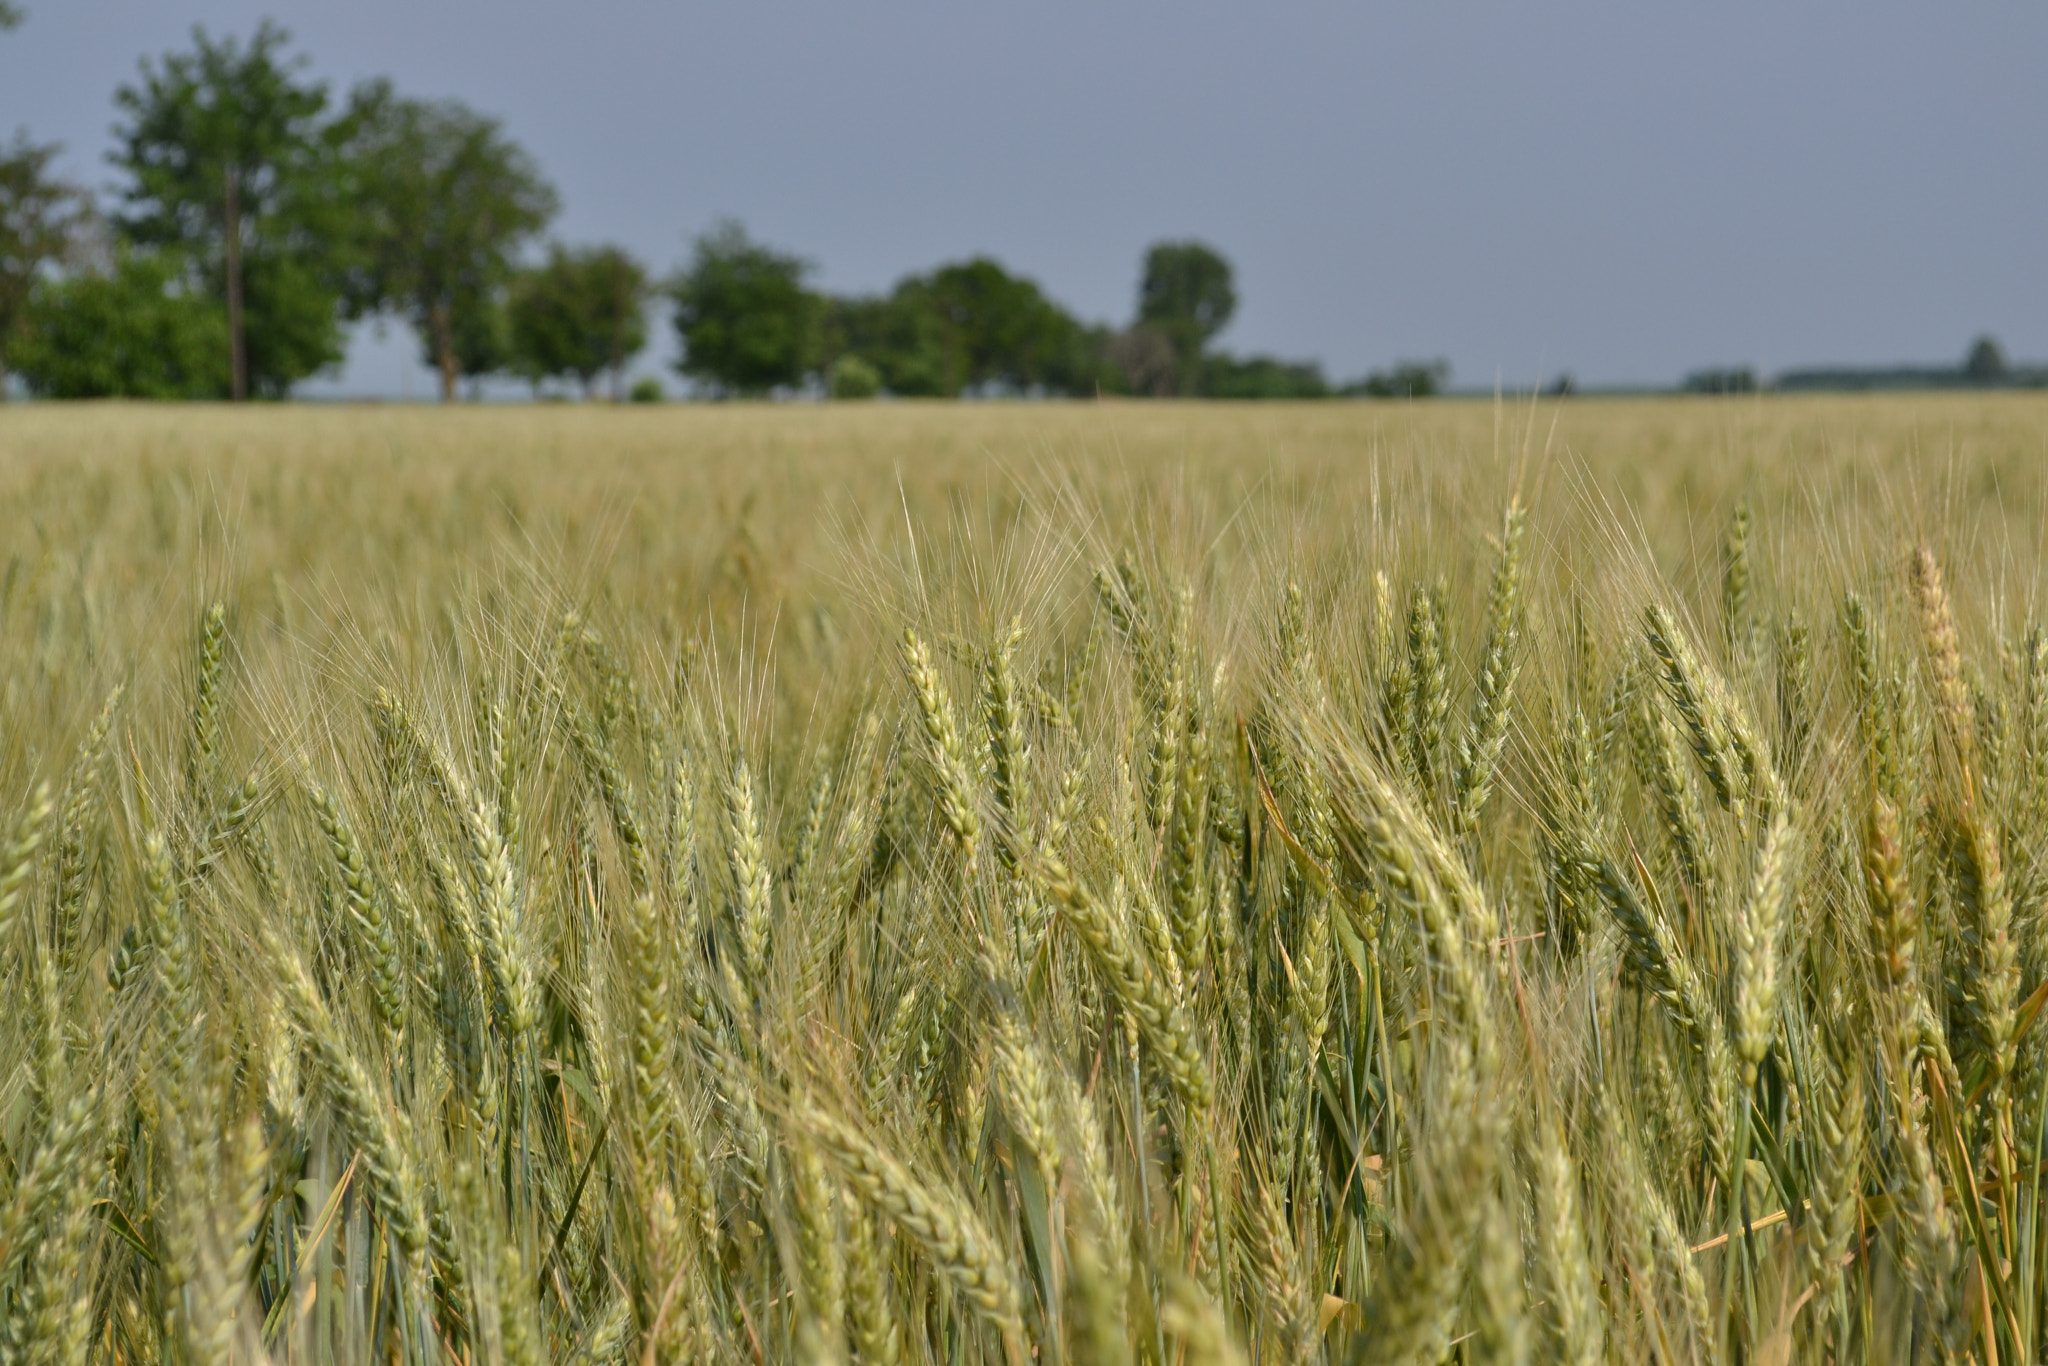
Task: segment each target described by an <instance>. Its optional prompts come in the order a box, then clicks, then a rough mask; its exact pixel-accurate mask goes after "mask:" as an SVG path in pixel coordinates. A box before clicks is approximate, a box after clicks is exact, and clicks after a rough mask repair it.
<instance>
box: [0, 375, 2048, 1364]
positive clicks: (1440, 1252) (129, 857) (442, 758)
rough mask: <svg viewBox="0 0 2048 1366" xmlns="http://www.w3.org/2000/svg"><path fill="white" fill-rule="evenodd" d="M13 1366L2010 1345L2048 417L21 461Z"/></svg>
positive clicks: (1774, 415)
mask: <svg viewBox="0 0 2048 1366" xmlns="http://www.w3.org/2000/svg"><path fill="white" fill-rule="evenodd" d="M0 526H4V527H5V528H6V529H7V530H6V536H5V546H4V559H5V562H6V563H5V568H4V579H0V649H4V651H5V658H6V660H7V668H6V673H5V683H4V693H0V720H4V723H5V732H4V739H0V974H4V978H5V980H4V983H0V990H4V991H5V992H6V993H7V999H9V1000H11V1001H14V1002H17V1003H18V1008H17V1009H15V1010H13V1011H12V1012H0V1352H4V1354H5V1355H4V1359H5V1360H7V1361H13V1360H21V1361H27V1362H44V1361H48V1362H66V1363H69V1362H89V1361H90V1362H116V1361H119V1362H131V1361H132V1362H159V1361H160V1362H176V1363H183V1362H188V1361H189V1362H209V1363H210V1362H228V1361H257V1360H266V1361H267V1360H275V1361H293V1362H306V1363H320V1362H328V1361H336V1362H357V1361H362V1362H368V1361H380V1362H382V1361H406V1362H427V1361H461V1362H509V1363H526V1362H542V1361H562V1362H570V1361H593V1362H596V1361H607V1362H609V1361H619V1362H625V1361H633V1362H650V1361H733V1362H745V1361H782V1360H804V1361H833V1362H840V1361H847V1362H863V1363H865V1362H884V1361H887V1362H956V1361H983V1360H989V1361H1005V1362H1009V1363H1021V1362H1025V1361H1028V1360H1032V1359H1037V1360H1040V1361H1053V1360H1060V1361H1069V1362H1077V1363H1079V1362H1097V1361H1129V1362H1160V1363H1166V1362H1174V1363H1179V1362H1191V1363H1192V1362H1234V1361H1259V1362H1270V1361H1276V1360H1284V1361H1324V1360H1329V1361H1389V1362H1396V1361H1398V1362H1415V1361H1425V1362H1436V1361H1441V1360H1453V1361H1460V1362H1474V1363H1476V1362H1482V1361H1483V1362H1526V1361H1553V1360H1563V1361H1572V1362H1587V1363H1590V1362H1599V1361H1616V1362H1621V1361H1642V1360H1650V1359H1655V1360H1662V1361H1695V1360H1699V1361H1710V1360H1711V1361H1718V1360H1743V1361H1759V1362H1761V1361H1773V1362H1785V1361H1811V1362H1823V1361H1851V1360H1854V1361H1864V1360H1882V1361H1901V1362H1906V1361H1921V1360H1956V1361H1962V1360H1975V1361H1979V1362H1989V1361H1991V1360H1994V1359H1995V1360H1999V1361H2013V1360H2031V1359H2038V1357H2039V1356H2040V1354H2041V1352H2042V1350H2043V1345H2044V1342H2048V1265H2044V1259H2043V1258H2042V1256H2041V1255H2040V1251H2041V1250H2040V1247H2039V1242H2040V1223H2041V1219H2042V1216H2043V1214H2044V1213H2048V1187H2044V1180H2043V1173H2044V1159H2048V1025H2037V1024H2036V1014H2037V1012H2038V1011H2039V1010H2040V1008H2041V1004H2042V1002H2043V1001H2044V1000H2048V869H2044V868H2043V866H2042V859H2043V857H2044V856H2048V631H2044V629H2043V627H2044V621H2048V607H2044V602H2043V596H2042V593H2043V588H2044V586H2048V584H2044V580H2043V569H2044V567H2048V558H2044V545H2043V531H2044V527H2048V399H2044V398H2041V397H2035V396H2028V395H1995V396H1962V395H1932V396H1929V395H1918V396H1910V397H1906V396H1897V397H1882V398H1857V399H1805V398H1800V399H1790V398H1771V397H1765V398H1755V399H1745V400H1698V399H1686V400H1680V399H1642V400H1636V399H1596V400H1571V401H1567V402H1564V403H1562V404H1557V403H1551V402H1547V401H1545V402H1530V401H1527V400H1522V401H1506V402H1500V403H1490V402H1480V401H1464V400H1459V401H1441V402H1431V403H1424V404H1415V405H1403V404H1390V403H1389V404H1372V403H1337V402H1330V403H1319V404H1312V405H1244V406H1232V405H1206V404H1196V405H1178V404H1148V403H1103V404H1019V405H1008V404H962V405H925V404H908V403H902V404H877V405H851V404H832V405H782V406H772V407H753V406H745V405H731V406H697V405H677V406H668V407H651V408H631V407H627V408H610V407H604V408H574V407H555V406H538V407H523V406H522V407H504V408H481V409H478V408H459V409H446V410H442V409H418V408H397V407H391V408H382V407H367V406H366V407H339V406H337V407H320V406H293V407H272V408H249V409H239V410H229V409H214V408H203V407H176V408H168V407H164V408H160V407H121V406H110V407H90V408H67V407H62V406H57V405H48V404H36V405H26V406H19V407H12V408H0Z"/></svg>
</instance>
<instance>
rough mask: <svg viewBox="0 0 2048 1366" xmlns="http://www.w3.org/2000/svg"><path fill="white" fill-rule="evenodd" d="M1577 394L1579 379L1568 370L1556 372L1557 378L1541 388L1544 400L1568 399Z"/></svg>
mask: <svg viewBox="0 0 2048 1366" xmlns="http://www.w3.org/2000/svg"><path fill="white" fill-rule="evenodd" d="M1577 392H1579V378H1578V376H1577V375H1574V374H1573V373H1572V372H1571V371H1569V370H1561V371H1559V372H1558V375H1557V378H1556V379H1553V380H1551V381H1550V383H1548V384H1546V385H1544V386H1543V397H1545V398H1570V397H1571V396H1572V395H1573V394H1576V393H1577Z"/></svg>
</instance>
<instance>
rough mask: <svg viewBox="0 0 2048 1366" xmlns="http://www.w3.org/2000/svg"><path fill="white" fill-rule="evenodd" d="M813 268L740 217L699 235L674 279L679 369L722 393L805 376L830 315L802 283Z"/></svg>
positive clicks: (753, 390)
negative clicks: (757, 235)
mask: <svg viewBox="0 0 2048 1366" xmlns="http://www.w3.org/2000/svg"><path fill="white" fill-rule="evenodd" d="M809 271H810V267H809V265H808V264H807V263H806V262H804V261H803V260H802V259H800V258H798V257H795V256H789V255H785V254H783V253H781V252H778V251H775V250H773V249H772V248H769V247H765V246H762V245H761V244H760V243H758V242H755V241H754V240H753V239H752V238H750V237H748V236H747V232H746V229H745V228H743V227H741V226H740V225H739V224H738V223H735V222H731V221H727V222H724V223H721V224H719V226H718V227H716V228H714V229H713V230H712V231H710V232H708V233H706V234H705V235H704V236H702V237H700V238H698V239H697V244H696V250H695V252H694V254H693V256H692V258H691V261H690V265H689V268H688V269H686V270H684V271H683V272H682V273H681V274H680V275H678V276H677V277H676V278H675V279H674V280H673V281H671V282H670V285H669V296H670V298H671V299H673V300H674V302H675V328H676V338H677V340H678V341H680V342H681V343H682V348H683V355H682V359H681V360H679V361H677V362H676V369H678V370H679V371H681V372H682V373H683V374H685V375H688V376H690V377H691V378H692V379H695V380H698V381H700V382H703V383H705V384H708V385H710V386H711V387H712V388H713V389H714V390H716V391H718V392H722V393H735V394H762V393H766V392H768V391H769V390H770V389H773V388H775V387H777V386H778V385H794V384H801V383H802V382H803V380H804V377H805V376H806V375H809V374H810V373H811V372H812V371H813V370H815V369H816V368H817V366H818V362H819V357H820V348H821V343H822V340H823V322H824V316H825V304H824V300H823V299H821V298H820V297H819V296H818V295H816V294H814V293H812V292H811V291H810V290H808V289H806V288H805V287H804V278H805V276H806V275H808V274H809Z"/></svg>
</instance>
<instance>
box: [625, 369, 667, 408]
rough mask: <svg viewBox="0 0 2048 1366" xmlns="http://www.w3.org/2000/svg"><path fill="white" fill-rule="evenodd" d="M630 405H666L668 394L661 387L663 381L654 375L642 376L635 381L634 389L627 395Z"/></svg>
mask: <svg viewBox="0 0 2048 1366" xmlns="http://www.w3.org/2000/svg"><path fill="white" fill-rule="evenodd" d="M626 400H627V402H629V403H665V402H667V401H668V392H667V391H666V390H665V389H663V388H662V387H661V381H660V380H658V379H656V378H655V377H654V376H652V375H642V376H640V378H638V379H636V380H634V381H633V388H632V390H631V391H630V392H628V393H627V395H626Z"/></svg>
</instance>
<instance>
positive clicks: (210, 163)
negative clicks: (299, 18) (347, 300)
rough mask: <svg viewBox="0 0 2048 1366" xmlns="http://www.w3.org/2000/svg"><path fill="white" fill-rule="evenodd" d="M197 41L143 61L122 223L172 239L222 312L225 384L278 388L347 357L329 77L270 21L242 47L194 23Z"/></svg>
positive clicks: (128, 127)
mask: <svg viewBox="0 0 2048 1366" xmlns="http://www.w3.org/2000/svg"><path fill="white" fill-rule="evenodd" d="M192 36H193V47H194V50H193V51H191V52H186V53H174V54H171V55H168V56H166V57H164V58H163V59H162V61H161V62H158V63H154V64H153V63H151V62H148V61H144V62H143V64H142V75H141V80H140V82H139V83H138V84H135V85H124V86H122V87H121V88H120V89H119V90H118V91H117V92H116V93H115V96H114V100H115V104H116V105H117V106H118V107H119V108H120V109H121V110H122V112H123V114H124V115H125V122H124V123H123V124H122V125H121V126H120V127H119V128H117V129H116V130H115V133H116V137H117V139H118V144H119V145H118V147H117V149H116V151H115V152H114V154H113V158H112V159H113V161H114V163H115V165H117V166H118V167H120V168H121V169H122V170H124V171H125V172H127V174H128V177H129V184H128V186H127V187H126V190H125V191H124V203H125V212H124V213H123V215H122V216H121V218H120V224H121V226H122V227H123V228H124V229H125V230H126V231H127V233H128V234H129V236H130V238H131V239H132V240H133V241H135V242H136V243H138V244H141V245H144V246H158V247H172V248H176V249H177V252H178V254H177V255H176V256H175V257H167V258H165V259H167V260H169V259H178V260H184V261H186V262H188V263H189V264H190V265H191V267H192V268H193V270H194V271H195V275H196V278H197V280H198V281H199V282H201V283H202V285H203V287H204V288H205V289H206V290H207V291H208V292H211V293H213V294H215V295H216V296H217V297H218V298H220V299H221V300H222V302H223V303H224V305H225V307H226V314H227V337H226V342H227V348H228V369H229V376H230V380H229V392H230V394H231V396H232V397H234V398H235V399H238V400H239V399H243V398H246V397H248V395H249V394H250V393H252V392H261V393H268V394H283V393H284V392H286V391H287V390H288V389H289V388H290V387H291V385H292V384H293V383H294V382H296V381H298V380H300V379H303V378H305V377H306V376H307V375H310V374H312V373H313V372H314V371H316V370H319V369H321V368H323V367H325V366H327V365H330V364H332V363H334V362H335V361H337V360H339V359H340V358H341V332H340V318H339V315H338V311H337V307H336V305H337V301H338V299H339V294H340V283H341V274H342V267H343V265H344V263H345V257H346V251H347V247H348V233H347V228H348V217H347V214H346V212H345V210H344V201H345V198H346V196H345V194H344V187H343V184H342V181H341V174H340V173H341V161H340V158H339V156H338V155H337V144H338V142H339V141H340V140H341V138H342V137H344V136H345V135H346V130H345V128H344V127H343V126H342V125H340V124H338V123H334V122H329V121H327V120H326V119H325V114H326V110H327V91H326V88H325V87H324V86H321V85H317V84H308V83H306V82H304V81H302V80H301V79H299V76H298V72H299V71H300V69H301V68H302V67H303V66H304V65H305V63H304V59H303V58H300V59H287V58H286V57H285V56H284V52H283V49H284V46H285V44H286V42H287V41H289V39H288V36H287V34H286V33H285V31H284V30H283V29H281V28H278V27H276V26H274V25H272V24H270V23H269V22H267V21H266V22H265V23H263V24H262V25H261V26H259V27H258V28H257V30H256V35H255V37H254V38H252V39H251V40H250V42H249V43H248V45H247V46H246V47H245V46H243V45H242V44H240V43H238V42H236V41H235V40H234V39H232V38H228V39H223V40H221V41H219V42H215V41H214V40H213V39H211V38H209V37H208V36H207V34H206V31H205V30H204V29H194V30H193V35H192Z"/></svg>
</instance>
